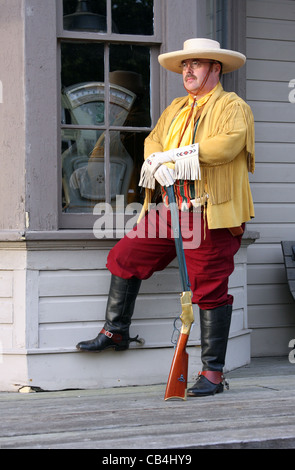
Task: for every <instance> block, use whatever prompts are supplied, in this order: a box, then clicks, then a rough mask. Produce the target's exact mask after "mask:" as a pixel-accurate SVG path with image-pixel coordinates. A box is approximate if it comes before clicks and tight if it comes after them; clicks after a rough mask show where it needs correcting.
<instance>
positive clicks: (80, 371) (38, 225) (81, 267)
mask: <svg viewBox="0 0 295 470" xmlns="http://www.w3.org/2000/svg"><path fill="white" fill-rule="evenodd" d="M171 4H172V0H171V1H170V0H169V5H170V6H171ZM186 4H187V5H188V11H190V13H191V14H190V16H189V21H188V18H187V17H183V15H182V14H181V13H182V8H183V5H182V2H178V1H176V0H173V8H169V9H168V8H164V15H163V28H164V34H163V50H166V51H167V50H172V49H175V48H178V47H181V44H182V42H183V40H185V39H187V37H194V36H195V35H197V30H196V29H197V23H198V21H199V22H200V18H199V19H198V18H197V8H196V6H197V4H196V2H195V0H186ZM55 5H56V2H55V0H46V2H40V0H12V1H11V0H10V1H8V0H6V1H4V2H2V5H1V6H2V10H1V20H0V21H2V14H3V15H4V16H3V17H4V18H6V21H7V23H6V26H5V28H6V30H5V28H4V30H3V32H2V30H1V33H0V34H4V32H5V31H6V33H5V34H4V36H3V38H4V39H3V40H4V43H6V42H8V43H9V42H11V43H13V42H14V41H15V44H13V46H12V45H10V48H11V49H10V50H11V54H12V57H11V58H10V59H9V56H8V55H5V56H4V55H3V57H4V58H5V61H6V64H7V69H6V70H5V73H4V72H3V75H2V76H1V77H0V79H1V81H2V82H3V87H4V93H3V101H4V102H3V104H0V109H1V113H2V114H1V116H0V117H1V121H0V128H2V129H3V128H4V129H5V136H6V141H5V142H6V144H5V145H6V147H7V148H8V149H9V152H8V154H7V155H5V152H3V148H4V147H2V149H1V152H3V153H2V155H3V158H4V159H3V160H2V161H4V162H5V164H6V169H7V171H5V172H2V173H1V175H0V181H1V184H0V188H1V189H0V191H2V193H1V195H2V197H3V217H2V219H1V223H2V224H3V225H2V231H1V233H0V255H1V256H0V307H2V309H1V311H0V327H1V328H0V389H1V390H17V389H18V388H20V387H21V386H24V385H31V386H36V387H41V388H43V389H50V390H54V389H60V388H72V387H78V388H79V387H81V388H89V387H107V386H118V385H135V384H137V385H139V384H141V385H143V384H151V383H164V382H165V381H166V380H167V378H168V374H169V369H170V365H171V360H172V356H173V347H172V344H171V341H170V340H171V334H172V331H173V320H174V318H175V317H176V316H178V315H179V313H180V310H179V309H180V302H179V286H180V282H179V273H178V268H177V264H176V263H174V264H173V263H172V265H170V266H169V267H168V268H167V269H166V270H165V271H164V272H161V273H158V274H157V275H155V276H153V278H152V279H150V280H148V281H146V282H145V283H144V284H143V286H142V289H141V292H140V295H139V298H138V302H137V304H136V310H135V314H134V322H133V324H132V331H131V334H137V333H139V335H140V336H142V337H144V339H145V344H144V346H143V347H136V348H132V349H130V350H129V351H125V352H124V353H121V354H117V353H115V352H113V351H109V352H108V353H105V354H103V355H99V356H98V355H95V354H91V355H87V354H86V355H83V354H81V353H79V352H77V350H76V348H75V345H76V343H77V342H78V341H80V340H83V339H88V338H91V337H93V336H94V335H96V334H97V332H98V330H99V328H100V327H101V325H102V324H103V320H104V313H105V305H106V299H107V294H108V285H109V278H110V275H109V273H108V272H107V270H106V268H105V261H106V256H107V253H108V251H109V249H110V248H111V246H112V244H113V243H114V241H113V240H111V241H107V240H104V241H98V240H96V239H94V236H93V233H92V230H89V231H86V230H58V228H59V227H58V217H57V214H58V207H57V194H58V185H59V183H60V179H59V175H58V165H57V163H58V154H59V152H58V144H57V142H58V141H59V138H58V117H57V116H58V103H59V94H58V93H59V91H58V90H57V89H56V81H57V80H56V77H57V73H58V71H57V70H58V67H57V63H58V57H57V48H56V10H55ZM164 6H166V7H167V6H168V4H167V3H165V4H164ZM165 10H166V13H167V15H166V13H165ZM180 19H182V21H181V23H180V21H179V20H180ZM176 27H178V28H180V31H181V33H179V38H178V40H177V41H176V37H175V34H174V33H175V30H176ZM179 44H180V45H179ZM13 53H14V55H13ZM1 54H4V52H3V50H2V52H1ZM16 72H17V73H18V74H19V77H17V79H16V78H15V77H16ZM1 73H2V71H1ZM176 79H177V85H176V81H175V80H176ZM179 79H180V77H179V76H177V77H175V76H174V75H173V74H169V76H168V74H166V72H164V71H163V73H162V76H161V87H162V89H163V90H165V93H163V102H162V104H161V106H162V108H163V106H164V105H165V104H167V101H169V100H171V99H172V98H173V97H174V96H176V95H178V94H179V93H182V94H183V89H182V87H181V85H179ZM11 83H12V84H13V85H15V91H14V92H15V93H16V95H14V94H13V93H14V92H13V91H12V90H11V89H10V84H11ZM180 88H181V91H180ZM6 89H7V90H8V89H10V91H9V93H10V95H7V96H8V97H10V99H11V103H12V106H10V104H11V103H10V104H9V103H8V102H7V104H6V101H5V100H6V92H5V90H6ZM165 101H166V102H165ZM18 103H20V107H19V108H18V107H17V104H18ZM4 105H5V106H6V107H4ZM2 106H3V107H2ZM5 113H7V115H6V114H5ZM7 116H8V117H9V121H8V122H7V123H5V120H6V119H7ZM16 135H17V136H18V139H16V138H15V136H16ZM8 169H9V172H8ZM2 188H5V190H2ZM12 188H13V189H12ZM16 201H18V206H17V205H15V204H16ZM13 204H14V206H13ZM12 206H13V207H14V210H12ZM18 207H19V210H18V211H17V212H15V210H16V208H18ZM250 238H251V236H250ZM252 241H253V240H251V239H250V240H244V242H243V248H242V249H241V250H240V252H239V253H238V255H237V256H236V271H235V273H234V274H233V275H232V276H231V279H230V291H231V293H232V294H233V295H234V296H235V306H234V313H233V321H232V326H231V332H230V341H229V348H228V352H229V354H228V357H227V363H226V368H227V369H232V368H235V367H239V366H241V365H244V364H247V363H249V361H250V332H249V329H248V319H247V289H246V286H247V277H246V265H247V246H248V243H251V242H252ZM195 314H196V326H195V327H194V329H193V332H192V334H191V337H190V343H189V344H190V351H189V355H190V362H189V364H190V370H189V378H190V380H193V378H194V374H197V373H198V371H199V370H200V367H201V363H200V348H199V347H198V346H199V329H198V308H197V307H195ZM195 346H197V347H195Z"/></svg>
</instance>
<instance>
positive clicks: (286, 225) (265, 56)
mask: <svg viewBox="0 0 295 470" xmlns="http://www.w3.org/2000/svg"><path fill="white" fill-rule="evenodd" d="M294 31H295V2H294V1H286V0H281V1H276V0H268V1H264V0H254V1H252V0H248V1H247V31H246V36H247V37H246V41H247V42H246V45H247V51H246V54H247V59H248V60H247V91H246V93H247V96H246V99H247V101H248V103H249V104H250V106H251V107H252V110H253V113H254V118H255V130H256V161H257V163H256V171H255V173H254V175H253V176H251V178H250V182H251V187H252V192H253V196H254V201H255V208H256V217H255V219H254V220H253V221H252V222H251V223H249V224H248V228H251V229H253V230H257V231H259V232H260V239H259V240H258V241H257V242H256V243H255V244H254V245H252V246H251V247H249V252H248V256H249V257H248V261H249V266H248V312H249V327H250V328H251V329H252V349H251V354H252V356H275V355H285V354H287V353H288V352H289V349H288V344H289V341H290V339H292V338H294V337H295V305H294V300H293V298H292V297H291V294H290V292H289V289H288V285H287V281H286V274H285V269H284V262H283V255H282V249H281V244H280V243H281V240H295V160H294V155H295V133H294V124H295V104H292V103H290V102H289V93H290V91H291V89H290V88H289V87H288V85H289V82H290V80H292V79H294V78H295V34H294Z"/></svg>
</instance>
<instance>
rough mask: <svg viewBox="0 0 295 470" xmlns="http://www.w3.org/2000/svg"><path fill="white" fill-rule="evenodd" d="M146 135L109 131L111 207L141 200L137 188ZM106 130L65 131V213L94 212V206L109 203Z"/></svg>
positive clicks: (63, 205)
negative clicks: (121, 201)
mask: <svg viewBox="0 0 295 470" xmlns="http://www.w3.org/2000/svg"><path fill="white" fill-rule="evenodd" d="M146 136H147V133H136V132H126V133H123V132H119V131H112V132H110V163H109V165H110V167H109V169H110V171H109V173H110V180H109V192H110V200H111V204H112V205H113V206H114V207H115V203H116V196H117V195H123V196H124V204H125V206H126V205H127V204H129V203H131V202H139V201H140V199H141V196H142V195H141V194H140V190H139V187H138V181H139V174H140V169H141V165H142V163H143V142H144V139H145V137H146ZM104 140H105V133H104V132H103V131H94V130H78V129H63V130H62V157H61V158H62V210H63V212H67V213H87V212H88V213H90V212H91V213H92V211H93V208H94V206H95V204H97V203H99V202H106V199H107V198H106V181H105V159H104Z"/></svg>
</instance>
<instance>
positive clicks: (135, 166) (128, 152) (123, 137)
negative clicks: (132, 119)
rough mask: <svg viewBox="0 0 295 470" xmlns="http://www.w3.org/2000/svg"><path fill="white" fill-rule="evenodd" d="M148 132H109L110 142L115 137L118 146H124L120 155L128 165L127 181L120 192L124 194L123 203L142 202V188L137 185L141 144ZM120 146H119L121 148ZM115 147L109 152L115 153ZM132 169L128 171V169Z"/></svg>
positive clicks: (141, 156) (140, 164)
mask: <svg viewBox="0 0 295 470" xmlns="http://www.w3.org/2000/svg"><path fill="white" fill-rule="evenodd" d="M148 134H149V132H120V135H119V136H116V137H115V135H116V133H115V132H114V133H113V132H111V142H112V141H113V140H114V141H115V140H116V139H118V141H120V144H119V145H120V147H121V146H122V147H123V148H124V150H123V152H122V155H124V159H125V162H126V165H128V175H129V176H128V177H129V178H130V179H129V182H128V185H127V186H124V188H123V190H122V192H121V194H124V197H125V199H124V200H125V205H126V204H130V203H131V202H141V203H142V202H143V196H144V194H143V192H142V188H140V187H139V186H138V183H139V176H140V170H141V166H142V164H143V160H144V157H143V149H144V147H143V145H144V139H145V138H146V137H147V136H148ZM122 147H121V148H122ZM115 153H116V152H115V147H113V148H112V151H111V154H112V155H115ZM131 168H132V171H131V172H129V169H131Z"/></svg>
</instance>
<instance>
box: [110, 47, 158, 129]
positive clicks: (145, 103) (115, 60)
mask: <svg viewBox="0 0 295 470" xmlns="http://www.w3.org/2000/svg"><path fill="white" fill-rule="evenodd" d="M110 83H111V96H110V99H111V106H110V113H111V121H112V119H113V116H112V113H113V108H114V100H115V99H116V93H117V94H120V92H121V95H122V96H121V98H123V99H122V100H121V103H120V104H121V107H122V114H121V115H120V116H118V117H120V119H121V122H117V123H116V124H117V125H121V126H123V125H125V126H133V127H144V126H147V127H148V126H150V125H151V113H150V48H149V47H146V46H134V45H122V46H121V45H111V46H110ZM124 100H125V103H124ZM130 104H131V106H130Z"/></svg>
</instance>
